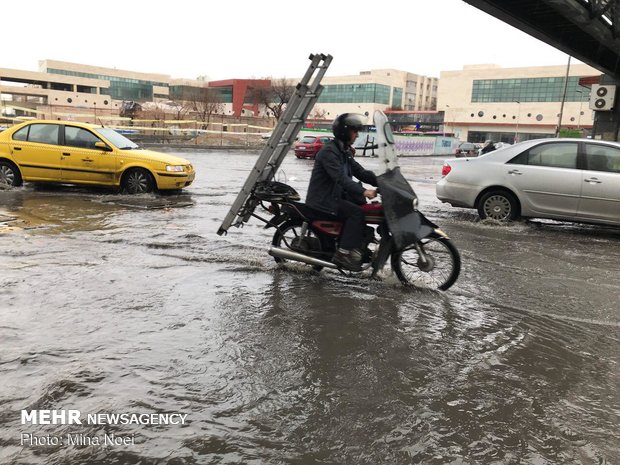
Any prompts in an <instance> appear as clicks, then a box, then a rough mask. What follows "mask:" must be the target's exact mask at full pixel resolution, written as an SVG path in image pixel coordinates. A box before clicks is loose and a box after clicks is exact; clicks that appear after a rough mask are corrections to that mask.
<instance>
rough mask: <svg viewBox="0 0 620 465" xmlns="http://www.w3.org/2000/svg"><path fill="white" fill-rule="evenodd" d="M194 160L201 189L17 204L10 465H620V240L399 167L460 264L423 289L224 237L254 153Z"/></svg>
mask: <svg viewBox="0 0 620 465" xmlns="http://www.w3.org/2000/svg"><path fill="white" fill-rule="evenodd" d="M177 153H178V152H177ZM181 155H182V156H184V157H186V158H188V159H190V160H191V161H192V163H193V164H194V165H195V166H196V170H197V173H198V175H197V178H196V181H195V183H194V185H192V186H190V187H189V188H188V189H186V190H185V191H183V192H182V193H176V194H168V195H155V194H153V195H143V196H135V197H134V196H121V195H114V194H112V193H110V192H106V191H100V190H88V189H83V188H75V187H61V188H41V187H36V186H32V185H26V186H25V187H22V188H19V189H14V190H0V231H1V232H0V463H1V464H71V465H74V464H147V465H148V464H216V463H217V464H299V465H301V464H355V465H359V464H368V465H380V464H535V465H545V464H597V465H600V464H614V463H620V441H619V440H618V437H619V430H620V428H619V423H620V395H619V389H620V375H619V374H620V369H619V366H618V365H619V362H620V349H619V347H620V345H619V338H620V230H618V229H613V228H604V227H598V226H587V225H576V224H570V223H557V222H550V221H534V222H515V223H512V224H509V225H499V224H492V223H486V222H480V221H478V220H477V217H476V214H475V212H474V211H469V210H463V209H456V208H453V207H450V206H447V205H443V204H441V203H440V202H439V201H438V200H437V199H436V198H435V187H434V183H435V182H436V181H437V180H438V179H439V177H440V172H441V165H442V164H443V159H442V158H439V157H429V158H403V159H401V160H400V163H401V166H402V170H403V173H404V174H405V176H406V177H407V178H408V179H409V180H410V181H411V182H412V184H413V186H414V188H415V190H416V192H417V193H418V195H419V196H420V208H421V210H422V211H423V212H425V213H426V214H427V215H428V216H429V218H431V219H432V220H434V221H435V222H436V223H438V224H439V225H440V226H441V227H442V228H443V229H444V230H445V231H446V232H447V233H448V234H449V235H450V236H451V237H452V239H453V240H454V242H455V244H456V245H457V247H458V248H459V250H460V252H461V256H462V261H463V265H462V272H461V276H460V278H459V280H458V281H457V283H456V284H455V286H454V287H452V288H451V289H450V290H449V291H448V292H444V293H441V292H429V291H426V292H421V291H415V290H412V289H404V288H403V287H402V286H401V285H400V284H399V283H398V282H397V281H396V279H395V278H394V277H393V276H392V275H391V273H390V270H389V266H388V269H386V270H385V272H384V273H383V275H382V278H383V279H382V280H381V281H369V280H366V279H361V278H359V277H357V278H351V277H347V276H343V275H341V274H339V273H337V272H335V271H331V270H327V271H326V270H324V271H322V272H321V273H315V272H312V271H311V270H309V269H308V268H307V267H306V266H303V265H287V266H285V267H281V266H278V265H277V264H276V263H275V262H274V260H273V258H272V257H270V256H269V255H267V249H268V246H269V244H270V242H271V235H272V231H270V230H265V229H263V228H262V224H261V223H260V222H258V221H256V220H252V221H250V223H248V224H247V225H246V226H245V227H244V228H231V230H230V231H229V234H228V235H226V236H218V235H217V233H216V232H217V230H218V227H219V225H220V223H221V221H222V219H223V218H224V215H225V214H226V212H227V211H228V209H229V207H230V205H231V204H232V202H233V200H234V198H235V197H236V195H237V193H238V191H239V189H240V188H241V186H242V184H243V182H244V181H245V179H246V176H247V174H248V171H249V170H250V168H251V167H252V166H253V165H254V161H255V159H256V157H257V155H258V153H257V152H256V153H251V152H247V153H245V152H217V151H212V152H198V151H185V152H181ZM360 161H361V162H362V164H363V165H365V166H366V167H368V168H370V169H372V168H373V166H376V159H372V158H362V159H360ZM312 163H313V162H312V161H310V160H297V159H295V158H294V157H293V156H289V157H288V158H287V160H285V162H284V164H283V170H282V172H281V173H280V175H279V179H280V180H286V181H287V182H288V183H290V184H291V185H293V186H294V187H295V188H297V189H298V190H299V191H300V192H301V193H302V194H305V190H306V183H307V180H308V178H309V174H310V170H311V168H312ZM44 410H58V411H64V412H65V413H67V414H68V412H69V411H70V410H77V411H79V419H80V420H81V422H80V423H77V422H69V421H68V419H66V418H65V420H64V421H61V420H58V421H56V422H53V421H48V422H47V423H52V424H46V422H45V420H46V417H43V418H42V419H43V421H36V422H33V421H32V420H33V418H32V417H26V418H24V417H23V415H24V412H25V413H26V414H27V415H34V414H32V412H33V411H36V412H38V411H44ZM36 412H35V413H36ZM96 414H102V415H103V416H102V417H100V416H96ZM122 414H125V416H124V417H114V416H113V415H122ZM89 415H90V416H89ZM123 418H124V420H123ZM38 419H39V420H41V418H38ZM47 419H48V420H49V418H47ZM41 423H43V424H41Z"/></svg>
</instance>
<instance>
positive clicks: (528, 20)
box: [464, 0, 620, 80]
mask: <svg viewBox="0 0 620 465" xmlns="http://www.w3.org/2000/svg"><path fill="white" fill-rule="evenodd" d="M464 1H465V2H467V3H469V4H471V5H472V6H475V7H476V8H478V9H480V10H482V11H484V12H486V13H488V14H490V15H492V16H495V17H496V18H498V19H501V20H502V21H504V22H506V23H508V24H510V25H511V26H514V27H516V28H517V29H520V30H522V31H523V32H526V33H528V34H530V35H531V36H533V37H536V38H537V39H539V40H542V41H543V42H546V43H547V44H549V45H551V46H553V47H555V48H557V49H559V50H562V51H563V52H565V53H567V54H568V55H571V56H573V57H575V58H577V59H578V60H580V61H582V62H584V63H587V64H589V65H590V66H592V67H594V68H597V69H599V70H600V71H601V72H602V73H605V74H607V75H609V76H610V77H612V78H614V79H618V80H620V0H464Z"/></svg>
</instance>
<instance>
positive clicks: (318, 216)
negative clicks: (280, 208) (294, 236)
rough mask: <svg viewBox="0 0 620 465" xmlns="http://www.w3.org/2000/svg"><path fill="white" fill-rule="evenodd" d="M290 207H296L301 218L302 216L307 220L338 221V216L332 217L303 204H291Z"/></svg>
mask: <svg viewBox="0 0 620 465" xmlns="http://www.w3.org/2000/svg"><path fill="white" fill-rule="evenodd" d="M289 205H291V206H293V207H295V210H296V212H297V214H298V215H299V216H302V217H303V218H305V219H306V220H309V221H314V220H326V221H338V217H336V215H330V214H329V213H326V212H324V211H321V210H317V209H316V208H312V207H309V206H308V205H306V204H305V203H303V202H289Z"/></svg>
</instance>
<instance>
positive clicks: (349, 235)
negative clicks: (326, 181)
mask: <svg viewBox="0 0 620 465" xmlns="http://www.w3.org/2000/svg"><path fill="white" fill-rule="evenodd" d="M337 213H338V219H339V220H340V221H342V222H343V223H344V224H343V228H342V232H341V233H340V244H339V246H340V247H341V248H343V249H360V248H361V247H362V241H363V240H364V211H363V210H362V208H361V207H360V206H359V205H355V204H354V203H352V202H349V201H348V200H340V201H339V202H338V212H337Z"/></svg>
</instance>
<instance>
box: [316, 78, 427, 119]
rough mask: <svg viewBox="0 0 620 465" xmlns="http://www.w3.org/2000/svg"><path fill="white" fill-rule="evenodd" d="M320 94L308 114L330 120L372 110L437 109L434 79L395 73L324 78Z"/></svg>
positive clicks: (372, 111) (371, 111)
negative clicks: (345, 114)
mask: <svg viewBox="0 0 620 465" xmlns="http://www.w3.org/2000/svg"><path fill="white" fill-rule="evenodd" d="M321 84H322V85H323V86H324V89H323V92H322V93H321V96H320V97H319V99H318V101H317V103H316V105H315V106H314V108H313V110H312V111H311V112H310V114H311V115H312V116H313V117H315V118H321V117H323V118H326V119H333V118H334V117H336V116H337V115H339V114H341V113H346V112H355V113H362V114H367V115H372V114H373V113H374V111H375V110H381V111H384V110H387V109H391V110H408V111H431V110H436V107H437V89H438V79H437V78H433V77H427V76H421V75H418V74H413V73H409V72H407V71H400V70H395V69H376V70H371V71H362V72H360V74H358V75H351V76H325V77H324V78H323V80H322V82H321Z"/></svg>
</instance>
